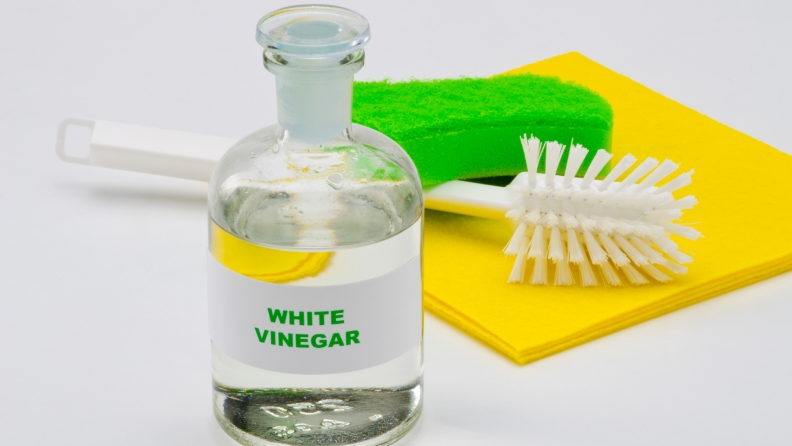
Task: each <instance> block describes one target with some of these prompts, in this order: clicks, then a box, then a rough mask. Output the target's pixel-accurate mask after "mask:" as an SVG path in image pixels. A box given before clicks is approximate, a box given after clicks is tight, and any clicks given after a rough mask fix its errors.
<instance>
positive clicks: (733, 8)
mask: <svg viewBox="0 0 792 446" xmlns="http://www.w3.org/2000/svg"><path fill="white" fill-rule="evenodd" d="M229 3H231V2H205V1H200V2H199V1H193V2H187V1H184V0H181V1H162V0H158V1H153V0H139V1H135V2H123V3H121V2H100V1H81V2H76V1H69V2H54V1H48V2H36V3H33V2H22V1H13V2H11V1H7V2H5V3H4V5H3V6H4V8H3V15H2V19H0V20H2V27H0V37H2V39H0V48H2V63H3V68H2V70H0V80H2V84H0V85H3V87H2V100H0V117H2V119H3V121H2V122H4V126H3V131H2V132H0V147H1V149H0V150H1V151H0V157H2V158H0V204H2V209H3V214H2V216H3V221H2V230H1V231H0V252H2V256H0V354H1V356H0V357H1V358H2V360H1V361H0V376H1V377H2V379H3V383H4V388H3V393H2V403H1V404H0V444H3V445H45V444H58V445H107V444H112V445H141V444H145V445H152V446H158V445H223V444H226V443H224V442H225V439H224V437H223V436H222V434H221V433H220V432H218V430H219V429H218V428H217V427H216V426H215V423H214V421H213V420H212V414H211V407H210V402H209V395H210V388H209V379H210V378H209V376H210V370H209V341H208V335H207V329H206V300H205V263H204V261H205V249H206V210H205V199H206V197H205V190H206V188H205V186H204V185H202V184H200V183H192V182H189V181H183V180H177V179H168V178H158V177H154V176H147V175H142V174H136V173H132V172H118V171H111V170H106V169H99V168H92V167H88V166H75V165H70V164H65V163H63V162H62V161H60V160H58V159H57V158H56V157H55V155H54V149H53V147H54V142H55V130H56V127H57V123H58V122H59V121H60V119H62V118H64V117H66V116H84V117H95V118H101V119H108V120H113V121H118V122H128V123H133V124H140V125H148V126H157V127H163V128H172V129H179V130H184V131H192V132H201V133H208V134H216V135H224V136H228V137H234V138H239V137H242V136H244V135H245V134H246V133H248V132H250V131H252V130H254V129H256V128H258V127H262V126H264V125H267V124H269V123H270V122H272V121H274V116H275V114H274V113H275V104H274V102H273V99H274V94H273V93H274V82H273V79H272V76H271V75H269V74H267V73H266V72H265V70H264V69H263V67H262V65H261V50H260V47H259V46H258V44H256V42H255V40H254V29H255V23H256V20H257V19H258V18H259V17H260V16H262V15H263V14H264V13H266V12H268V11H269V10H271V9H275V8H276V7H279V6H283V5H285V4H284V3H262V2H254V1H244V2H242V1H240V2H234V4H233V5H230V4H229ZM725 3H726V2H714V1H713V2H695V3H694V2H682V1H668V2H655V3H653V4H648V3H639V2H628V1H624V2H609V3H608V4H600V3H597V4H595V2H576V3H570V2H560V1H554V2H541V3H540V2H513V4H511V5H510V4H508V3H506V2H498V1H489V2H486V3H485V4H484V5H486V7H485V6H481V5H477V4H475V3H472V2H456V3H454V5H455V6H454V8H453V10H449V11H446V10H445V9H444V8H446V6H442V5H450V4H451V3H449V2H429V1H425V0H424V1H420V2H418V1H401V2H398V3H397V2H387V3H386V2H378V3H374V2H363V1H358V2H342V3H341V4H342V5H344V6H347V7H351V8H352V9H356V10H358V11H360V12H361V13H363V14H364V15H365V16H366V17H367V18H368V19H369V20H370V21H371V23H372V30H373V39H372V43H371V45H370V46H369V47H368V48H367V51H368V60H367V65H366V67H365V68H364V69H363V70H362V71H361V72H360V73H359V74H360V77H361V78H381V77H383V76H386V75H387V76H392V77H397V78H398V77H407V76H417V77H424V76H427V77H442V76H457V75H460V74H466V75H489V74H493V73H497V72H501V71H504V70H506V69H509V68H514V67H516V66H520V65H523V64H525V63H530V62H533V61H536V60H540V59H544V58H547V57H550V56H554V55H556V54H560V53H564V52H567V51H572V50H577V51H580V52H582V53H583V54H585V55H587V56H588V57H590V58H592V59H594V60H596V61H598V62H600V63H603V64H604V65H606V66H608V67H610V68H612V69H614V70H616V71H617V72H620V73H623V74H625V75H628V76H630V77H632V78H634V79H636V80H637V81H639V82H642V83H644V84H645V85H647V86H649V87H650V88H652V89H654V90H656V91H659V92H661V93H663V94H665V95H666V96H668V97H671V98H673V99H675V100H678V101H679V102H681V103H683V104H685V105H688V106H691V107H692V108H694V109H696V110H699V111H701V112H702V113H704V114H707V115H709V116H712V117H713V118H715V119H718V120H720V121H721V122H723V123H725V124H727V125H731V126H733V127H735V128H737V129H738V130H741V131H743V132H745V133H748V134H750V135H753V136H755V137H757V138H758V139H760V140H763V141H766V142H768V143H770V144H771V145H774V146H776V147H779V148H782V149H785V150H787V151H789V150H792V146H790V143H789V139H788V123H789V122H790V118H791V117H792V116H790V113H791V112H790V110H792V109H791V108H790V107H789V104H790V103H792V87H791V86H790V85H791V84H790V82H789V79H792V64H791V63H790V57H789V42H790V41H792V39H790V34H791V33H792V31H791V30H790V27H789V26H788V23H787V21H788V17H789V16H790V14H789V13H790V10H789V6H788V3H786V2H765V3H764V4H763V3H762V2H745V3H744V4H741V5H738V4H733V3H730V4H725ZM405 28H407V30H405ZM692 187H694V188H695V184H694V185H693V186H692ZM691 193H694V191H692V192H691ZM694 265H695V264H694ZM790 290H792V275H790V274H787V275H785V276H782V277H778V278H775V279H771V280H768V281H766V282H764V283H761V284H757V285H754V286H751V287H748V288H745V289H742V290H739V291H736V292H733V293H729V294H728V295H725V296H721V297H719V298H716V299H714V300H711V301H709V302H705V303H703V304H699V305H697V306H695V307H692V308H689V309H686V310H682V311H679V312H676V313H674V314H671V315H668V316H664V317H662V318H660V319H656V320H654V321H651V322H648V323H645V324H642V325H641V326H638V327H634V328H631V329H628V330H625V331H623V332H620V333H617V334H615V335H611V336H608V337H607V338H604V339H601V340H598V341H595V342H592V343H589V344H587V345H584V346H581V347H578V348H575V349H573V350H570V351H567V352H564V353H561V354H559V355H556V356H553V357H551V358H548V359H545V360H542V361H539V362H538V363H535V364H531V365H528V366H525V367H517V366H515V365H513V364H511V363H509V362H508V361H506V360H505V359H503V358H502V357H500V356H498V355H497V354H495V353H493V352H492V351H490V350H489V349H487V348H485V347H483V346H482V345H480V344H478V343H477V342H475V341H473V340H471V339H470V338H468V337H467V336H465V335H463V334H461V333H460V332H458V331H457V330H455V329H453V328H451V327H449V326H447V325H446V324H444V323H443V322H440V321H438V320H436V319H435V318H433V317H432V316H429V315H427V317H426V388H427V392H426V409H425V413H424V417H423V419H422V421H421V424H420V426H419V427H418V429H417V430H416V431H415V432H414V433H413V434H411V436H410V438H409V439H408V440H407V441H405V442H403V443H402V444H404V445H433V446H435V445H437V446H442V445H483V444H504V445H512V444H513V445H526V444H527V445H565V446H566V445H586V446H588V445H604V446H617V445H625V446H627V445H630V446H632V445H642V446H643V445H671V444H673V445H718V446H723V445H745V444H757V445H786V444H789V443H790V441H792V440H790V439H791V438H792V424H790V422H789V420H790V416H792V384H791V383H790V381H791V380H792V358H791V357H790V355H789V352H790V349H791V348H792V324H790V323H789V320H790V318H792V299H790V298H789V295H790Z"/></svg>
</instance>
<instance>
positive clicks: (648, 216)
mask: <svg viewBox="0 0 792 446" xmlns="http://www.w3.org/2000/svg"><path fill="white" fill-rule="evenodd" d="M681 216H682V211H681V210H679V209H663V210H660V211H649V212H647V213H645V214H644V215H643V218H644V220H646V221H648V222H652V223H657V222H659V221H661V220H676V219H678V218H679V217H681ZM657 224H659V223H657Z"/></svg>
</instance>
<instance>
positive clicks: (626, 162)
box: [598, 153, 637, 191]
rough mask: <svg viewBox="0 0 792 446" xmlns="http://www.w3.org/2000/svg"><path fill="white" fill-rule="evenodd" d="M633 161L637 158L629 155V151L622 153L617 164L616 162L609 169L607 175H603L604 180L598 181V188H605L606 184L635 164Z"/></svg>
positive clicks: (608, 184) (609, 183)
mask: <svg viewBox="0 0 792 446" xmlns="http://www.w3.org/2000/svg"><path fill="white" fill-rule="evenodd" d="M635 161H637V158H636V157H634V156H632V155H630V154H629V153H628V154H627V155H624V156H623V157H622V159H621V160H619V164H617V165H616V167H614V168H613V170H611V171H610V173H609V174H608V176H607V177H605V179H604V180H602V183H600V185H599V188H598V189H599V190H601V191H603V190H605V189H607V188H608V186H610V185H611V184H613V182H614V181H616V179H617V178H619V177H620V176H621V174H623V173H624V172H626V171H627V169H629V168H630V167H632V165H633V164H635Z"/></svg>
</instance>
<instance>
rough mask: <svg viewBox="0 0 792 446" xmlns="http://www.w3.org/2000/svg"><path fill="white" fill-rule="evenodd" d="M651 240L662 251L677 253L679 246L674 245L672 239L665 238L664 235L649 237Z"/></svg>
mask: <svg viewBox="0 0 792 446" xmlns="http://www.w3.org/2000/svg"><path fill="white" fill-rule="evenodd" d="M649 240H651V241H652V242H653V243H654V244H655V245H657V247H658V248H660V250H661V251H663V252H666V253H667V252H669V251H676V249H677V248H678V246H677V244H676V243H674V241H673V240H671V239H670V238H666V237H663V236H662V235H659V236H657V235H655V236H652V237H649Z"/></svg>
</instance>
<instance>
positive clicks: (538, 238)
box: [528, 225, 547, 259]
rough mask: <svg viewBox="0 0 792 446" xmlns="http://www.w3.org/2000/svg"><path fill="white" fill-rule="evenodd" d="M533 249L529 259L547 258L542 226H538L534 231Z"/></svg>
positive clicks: (532, 238)
mask: <svg viewBox="0 0 792 446" xmlns="http://www.w3.org/2000/svg"><path fill="white" fill-rule="evenodd" d="M531 240H532V243H531V249H530V250H529V251H528V258H529V259H538V258H540V257H541V258H545V257H546V256H547V253H546V252H545V242H544V228H543V227H542V225H536V228H535V229H534V233H533V237H531Z"/></svg>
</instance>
